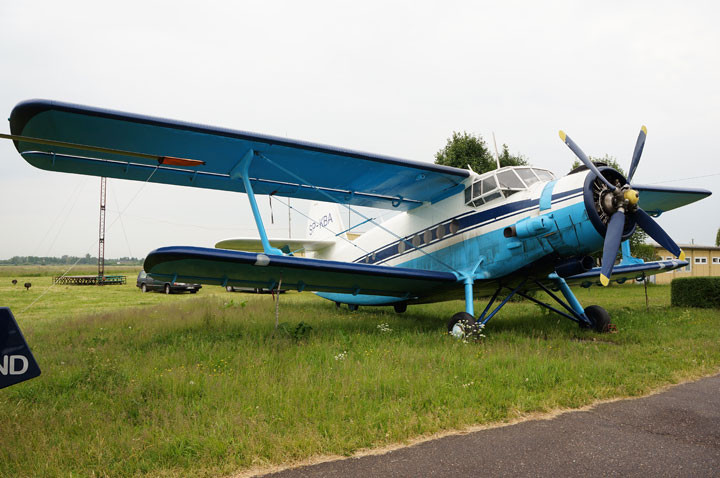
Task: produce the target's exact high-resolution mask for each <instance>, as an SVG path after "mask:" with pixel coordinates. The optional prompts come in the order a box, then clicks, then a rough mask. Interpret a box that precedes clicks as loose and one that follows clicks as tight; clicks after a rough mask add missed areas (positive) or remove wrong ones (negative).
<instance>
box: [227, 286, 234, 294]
mask: <svg viewBox="0 0 720 478" xmlns="http://www.w3.org/2000/svg"><path fill="white" fill-rule="evenodd" d="M225 290H226V291H228V292H235V289H233V286H231V285H229V286H227V287H225Z"/></svg>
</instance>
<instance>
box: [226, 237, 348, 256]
mask: <svg viewBox="0 0 720 478" xmlns="http://www.w3.org/2000/svg"><path fill="white" fill-rule="evenodd" d="M269 241H270V245H271V246H272V247H276V248H278V249H281V250H282V249H283V247H285V246H287V247H288V248H290V251H291V252H297V251H302V250H304V251H319V250H320V249H325V248H326V247H330V246H332V245H333V244H335V242H336V241H334V240H325V241H313V240H310V239H290V238H286V239H282V238H281V239H269ZM215 247H216V248H218V249H230V250H233V251H246V252H263V246H262V242H260V238H259V237H238V238H235V239H223V240H222V241H220V242H218V243H217V244H215Z"/></svg>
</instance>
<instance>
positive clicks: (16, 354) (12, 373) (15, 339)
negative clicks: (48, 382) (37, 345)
mask: <svg viewBox="0 0 720 478" xmlns="http://www.w3.org/2000/svg"><path fill="white" fill-rule="evenodd" d="M38 375H40V367H39V366H38V364H37V362H36V361H35V357H33V354H32V352H30V348H29V347H28V344H27V342H26V341H25V337H23V334H22V332H20V327H19V326H18V324H17V322H16V321H15V317H13V314H12V312H10V309H9V308H7V307H0V388H5V387H9V386H10V385H15V384H16V383H20V382H24V381H25V380H30V379H31V378H35V377H37V376H38Z"/></svg>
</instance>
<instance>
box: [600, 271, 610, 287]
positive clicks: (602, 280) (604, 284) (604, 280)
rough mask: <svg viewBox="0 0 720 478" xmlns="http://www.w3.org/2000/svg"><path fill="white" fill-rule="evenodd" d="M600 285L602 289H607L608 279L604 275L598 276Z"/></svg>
mask: <svg viewBox="0 0 720 478" xmlns="http://www.w3.org/2000/svg"><path fill="white" fill-rule="evenodd" d="M600 283H601V284H602V285H603V287H607V286H608V284H609V283H610V279H608V278H607V277H605V275H603V274H600Z"/></svg>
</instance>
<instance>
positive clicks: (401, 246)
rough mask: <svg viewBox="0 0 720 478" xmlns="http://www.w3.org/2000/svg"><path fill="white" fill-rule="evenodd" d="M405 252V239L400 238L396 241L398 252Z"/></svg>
mask: <svg viewBox="0 0 720 478" xmlns="http://www.w3.org/2000/svg"><path fill="white" fill-rule="evenodd" d="M403 252H405V239H401V240H400V242H399V243H398V254H402V253H403Z"/></svg>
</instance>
